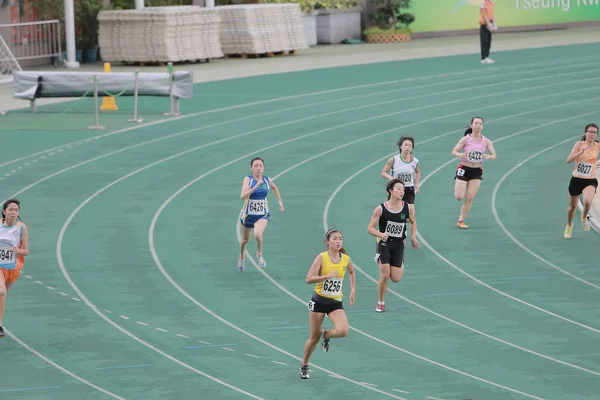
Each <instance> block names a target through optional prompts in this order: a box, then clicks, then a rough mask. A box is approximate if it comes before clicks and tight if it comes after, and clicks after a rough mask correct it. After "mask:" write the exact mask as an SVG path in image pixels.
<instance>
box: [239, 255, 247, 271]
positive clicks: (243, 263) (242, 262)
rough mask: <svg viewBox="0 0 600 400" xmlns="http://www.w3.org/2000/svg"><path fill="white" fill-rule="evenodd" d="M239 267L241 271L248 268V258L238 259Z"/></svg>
mask: <svg viewBox="0 0 600 400" xmlns="http://www.w3.org/2000/svg"><path fill="white" fill-rule="evenodd" d="M238 269H239V270H240V271H241V272H244V270H245V269H246V260H245V259H243V258H239V259H238Z"/></svg>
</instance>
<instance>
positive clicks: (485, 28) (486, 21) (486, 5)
mask: <svg viewBox="0 0 600 400" xmlns="http://www.w3.org/2000/svg"><path fill="white" fill-rule="evenodd" d="M496 30H498V28H497V27H496V23H495V22H494V0H482V1H481V6H480V7H479V39H480V41H481V63H482V64H493V63H494V60H492V59H491V58H490V48H491V47H492V32H494V31H496Z"/></svg>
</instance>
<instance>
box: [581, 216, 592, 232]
mask: <svg viewBox="0 0 600 400" xmlns="http://www.w3.org/2000/svg"><path fill="white" fill-rule="evenodd" d="M581 223H582V224H583V230H584V231H586V232H589V231H590V228H591V225H590V219H589V217H585V218H581Z"/></svg>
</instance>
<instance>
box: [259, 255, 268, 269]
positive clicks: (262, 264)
mask: <svg viewBox="0 0 600 400" xmlns="http://www.w3.org/2000/svg"><path fill="white" fill-rule="evenodd" d="M257 261H258V266H259V267H261V268H266V267H267V262H266V261H265V259H264V258H263V256H258V257H257Z"/></svg>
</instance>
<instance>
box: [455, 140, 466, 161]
mask: <svg viewBox="0 0 600 400" xmlns="http://www.w3.org/2000/svg"><path fill="white" fill-rule="evenodd" d="M466 141H467V137H466V136H463V137H462V138H461V139H460V140H459V141H458V143H456V146H454V148H453V149H452V155H453V156H454V157H462V153H460V152H459V151H460V150H461V149H462V148H463V147H465V142H466Z"/></svg>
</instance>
